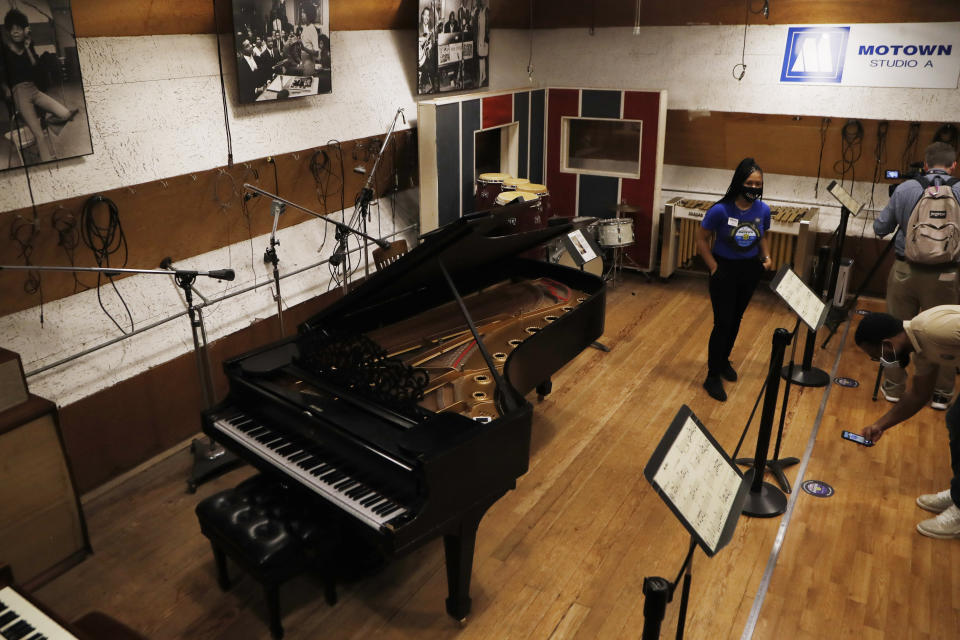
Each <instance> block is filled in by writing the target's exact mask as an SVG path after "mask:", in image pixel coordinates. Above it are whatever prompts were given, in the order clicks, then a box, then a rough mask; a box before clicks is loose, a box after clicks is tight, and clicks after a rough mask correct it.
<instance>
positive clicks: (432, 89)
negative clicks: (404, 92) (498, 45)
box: [417, 0, 490, 94]
mask: <svg viewBox="0 0 960 640" xmlns="http://www.w3.org/2000/svg"><path fill="white" fill-rule="evenodd" d="M488 7H489V0H420V13H419V14H418V24H417V46H418V49H419V50H418V56H417V91H418V93H420V94H431V93H444V92H447V91H463V90H467V89H479V88H481V87H487V86H489V85H490V62H489V61H490V25H489V23H488V20H487V18H488V16H487V9H488Z"/></svg>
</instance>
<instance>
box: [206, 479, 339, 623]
mask: <svg viewBox="0 0 960 640" xmlns="http://www.w3.org/2000/svg"><path fill="white" fill-rule="evenodd" d="M196 512H197V519H198V520H199V522H200V531H201V532H202V533H203V535H205V536H206V537H207V538H208V539H209V540H210V545H211V546H212V547H213V557H214V561H215V562H216V565H217V582H218V583H219V585H220V588H221V589H223V590H224V591H226V590H227V589H229V588H230V577H229V575H228V573H227V560H226V559H227V557H229V558H230V559H231V560H232V561H233V562H234V563H235V564H237V565H238V566H239V567H241V568H242V569H243V570H244V571H245V572H246V573H247V574H249V575H250V576H251V577H253V578H254V579H255V580H256V581H257V582H259V583H260V584H261V585H262V586H263V589H264V593H265V595H266V600H267V612H268V616H269V626H270V634H271V635H272V636H273V637H274V638H276V639H278V640H279V638H282V637H283V626H282V624H281V617H280V595H279V592H280V585H281V584H282V583H284V582H286V581H287V580H290V579H291V578H294V577H296V576H298V575H300V574H301V573H304V572H305V571H307V570H308V569H312V570H313V571H314V572H315V573H318V574H319V575H320V577H321V578H322V580H323V585H324V595H325V598H326V601H327V603H328V604H330V605H333V604H336V601H337V591H336V583H335V580H334V574H333V570H332V567H333V564H334V561H335V558H334V557H333V555H334V553H335V552H336V549H337V544H336V539H335V537H334V534H333V533H331V530H330V529H329V528H328V527H327V526H325V524H324V522H323V521H322V518H321V517H318V516H316V515H313V514H316V513H320V514H322V513H323V512H322V511H318V510H317V509H315V508H314V505H313V503H312V502H309V501H305V500H304V497H303V495H302V493H300V492H298V491H295V490H293V489H290V488H287V487H285V486H284V485H282V484H280V483H278V482H276V481H273V480H271V479H268V478H266V477H264V476H262V475H260V476H254V477H252V478H249V479H247V480H245V481H244V482H242V483H241V484H240V485H238V486H237V487H236V488H234V489H227V490H226V491H221V492H220V493H217V494H215V495H212V496H210V497H209V498H206V499H204V500H202V501H201V502H200V503H199V504H198V505H197V509H196Z"/></svg>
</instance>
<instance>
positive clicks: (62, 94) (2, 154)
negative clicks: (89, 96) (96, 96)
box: [0, 0, 93, 169]
mask: <svg viewBox="0 0 960 640" xmlns="http://www.w3.org/2000/svg"><path fill="white" fill-rule="evenodd" d="M0 15H2V16H3V27H2V28H0V52H2V53H0V102H2V105H3V108H2V109H0V111H2V113H3V116H2V117H3V120H2V121H0V132H2V136H3V137H2V138H0V169H13V168H16V167H23V166H31V165H35V164H39V163H42V162H52V161H55V160H64V159H66V158H75V157H77V156H84V155H88V154H90V153H93V143H92V142H91V140H90V125H89V123H88V121H87V106H86V101H85V99H84V95H83V81H82V79H81V77H80V59H79V57H78V56H77V41H76V37H75V35H74V31H73V13H72V12H71V9H70V1H69V0H30V2H23V1H21V2H17V1H16V0H13V1H11V0H0Z"/></svg>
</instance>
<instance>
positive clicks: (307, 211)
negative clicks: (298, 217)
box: [243, 183, 390, 249]
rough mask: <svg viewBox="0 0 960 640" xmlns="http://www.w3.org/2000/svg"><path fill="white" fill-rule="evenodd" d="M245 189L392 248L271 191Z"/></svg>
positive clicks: (383, 246)
mask: <svg viewBox="0 0 960 640" xmlns="http://www.w3.org/2000/svg"><path fill="white" fill-rule="evenodd" d="M243 188H244V189H247V190H249V191H253V192H254V193H257V194H259V195H262V196H266V197H268V198H272V199H274V200H277V201H279V202H282V203H284V204H285V205H287V206H290V207H293V208H294V209H299V210H300V211H303V212H304V213H308V214H310V215H311V216H313V217H314V218H318V219H320V220H323V221H324V222H326V223H327V224H332V225H334V226H335V227H336V228H337V230H339V231H346V232H348V233H355V234H356V235H358V236H360V237H362V238H365V239H367V240H369V241H371V242H374V243H376V245H377V246H379V247H381V248H383V249H388V248H390V243H388V242H387V241H386V240H381V239H379V238H374V237H373V236H371V235H368V234H366V233H364V232H362V231H360V230H358V229H354V228H353V227H351V226H349V225H346V224H344V223H342V222H337V221H336V220H331V219H329V218H327V217H326V216H323V215H320V214H319V213H317V212H316V211H311V210H310V209H307V208H306V207H302V206H300V205H299V204H297V203H296V202H291V201H289V200H287V199H286V198H281V197H280V196H278V195H275V194H273V193H270V192H269V191H264V190H263V189H261V188H260V187H255V186H254V185H252V184H248V183H244V185H243Z"/></svg>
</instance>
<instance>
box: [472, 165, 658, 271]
mask: <svg viewBox="0 0 960 640" xmlns="http://www.w3.org/2000/svg"><path fill="white" fill-rule="evenodd" d="M476 187H477V188H476V197H475V200H474V203H475V210H476V211H484V210H486V209H492V208H494V207H502V206H506V205H508V204H512V203H516V202H523V203H524V204H525V206H524V207H523V208H522V209H521V210H520V211H519V212H518V214H517V231H518V232H525V231H533V230H536V229H543V228H546V227H547V225H548V221H549V220H550V218H551V217H552V216H553V210H552V207H551V205H550V191H549V190H548V189H547V187H546V185H543V184H535V183H531V182H530V181H529V180H527V179H526V178H514V177H513V176H511V175H510V174H507V173H481V174H480V175H479V177H478V178H477V184H476ZM612 210H613V211H614V213H615V217H613V218H603V219H598V218H589V217H581V218H573V219H572V220H571V222H573V223H574V225H575V226H576V227H578V228H582V229H583V231H584V233H586V234H588V235H589V236H590V237H592V238H593V239H594V240H595V241H596V243H597V244H598V245H599V246H600V248H601V249H604V250H605V251H607V252H608V254H609V256H610V258H609V260H604V261H606V262H607V263H608V264H609V268H608V270H607V271H606V273H604V272H603V265H602V264H601V263H602V262H604V261H601V260H593V261H592V263H594V264H591V263H587V264H585V265H584V269H585V270H586V271H590V272H592V273H596V275H602V276H603V277H604V278H605V279H608V280H612V281H613V283H614V284H616V275H617V272H618V271H619V270H621V269H622V268H623V258H624V249H625V248H626V247H629V246H630V245H632V244H633V243H634V236H633V218H622V217H620V216H621V214H624V213H636V212H638V211H640V208H639V207H635V206H633V205H629V204H626V203H621V204H617V205H615V206H614V207H612ZM524 255H525V256H526V257H532V258H538V259H542V258H543V252H542V250H540V249H534V250H531V251H529V252H527V253H526V254H524ZM546 255H547V259H548V260H549V261H550V262H554V263H558V264H566V265H567V266H574V262H573V259H572V258H571V257H570V256H569V254H568V253H567V251H566V250H565V249H564V248H563V244H562V243H561V242H560V241H559V240H558V241H555V242H554V243H552V244H551V245H550V247H548V249H547V254H546Z"/></svg>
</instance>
